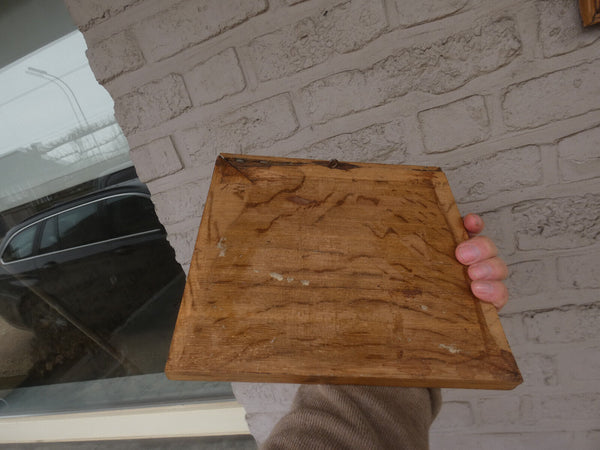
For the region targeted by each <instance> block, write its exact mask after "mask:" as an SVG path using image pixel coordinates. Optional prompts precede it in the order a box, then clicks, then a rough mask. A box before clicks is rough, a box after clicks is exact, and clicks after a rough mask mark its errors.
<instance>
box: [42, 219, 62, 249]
mask: <svg viewBox="0 0 600 450" xmlns="http://www.w3.org/2000/svg"><path fill="white" fill-rule="evenodd" d="M42 226H43V229H42V236H41V237H40V248H39V250H38V254H40V255H41V254H44V253H49V252H53V251H56V250H58V248H59V246H58V227H57V220H56V216H53V217H50V218H49V219H48V220H46V221H44V224H43V225H42Z"/></svg>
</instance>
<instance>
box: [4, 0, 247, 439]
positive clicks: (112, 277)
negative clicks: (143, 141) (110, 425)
mask: <svg viewBox="0 0 600 450" xmlns="http://www.w3.org/2000/svg"><path fill="white" fill-rule="evenodd" d="M9 3H10V8H12V9H11V11H10V12H11V14H12V13H13V12H14V10H17V9H19V7H20V6H16V5H21V4H23V5H25V4H26V5H27V7H28V8H29V7H34V6H32V5H37V6H38V7H39V8H40V11H43V12H44V13H43V14H41V15H39V17H44V18H46V17H54V16H53V15H52V14H46V13H45V11H46V10H48V9H51V8H63V9H64V5H63V3H62V2H61V1H55V0H32V1H31V2H9ZM3 9H8V6H6V5H4V4H3V5H0V25H1V26H2V27H4V28H3V29H7V28H6V27H5V25H7V24H8V22H6V21H4V22H3V20H4V18H5V17H6V16H2V12H3ZM61 14H62V13H61ZM64 15H66V17H68V14H67V13H66V11H65V12H64ZM32 17H38V16H37V15H36V14H31V10H30V9H26V14H24V15H23V16H22V19H21V20H20V21H19V20H18V19H16V18H15V17H14V15H12V16H11V19H12V20H11V21H10V24H12V25H10V24H8V25H7V26H9V28H10V29H11V30H12V31H11V32H10V33H11V34H15V35H16V34H17V33H20V32H21V31H23V35H19V38H20V36H23V39H25V38H28V37H29V36H30V35H31V36H33V35H35V36H37V37H39V36H40V35H43V34H44V33H43V30H44V27H46V26H47V25H48V24H47V23H46V21H45V20H40V21H38V22H35V23H31V22H30V20H31V18H32ZM53 25H54V24H53ZM15 40H20V39H18V38H17V37H16V38H15V39H13V40H4V41H3V42H0V47H2V46H12V44H13V43H14V41H15ZM23 47H26V46H25V45H24V46H23ZM35 48H36V50H35V51H33V52H32V53H29V54H21V55H18V56H17V57H13V58H12V59H11V60H10V61H8V62H7V61H4V62H2V61H3V60H1V59H0V135H2V140H1V141H0V241H1V242H2V244H1V245H2V246H4V247H3V248H5V250H4V251H2V261H0V335H1V336H2V339H0V347H1V348H0V350H1V351H0V354H2V355H3V358H2V359H1V360H0V443H4V442H7V441H5V440H3V439H5V436H9V435H10V436H14V430H19V429H21V428H19V425H18V423H19V420H20V419H19V417H21V416H27V415H29V416H32V415H33V416H35V417H43V415H48V414H54V413H58V412H61V413H62V412H65V411H67V412H74V413H78V412H82V411H86V412H89V411H110V410H111V409H115V408H120V409H121V410H123V409H124V408H131V407H132V406H138V407H139V406H144V407H148V406H151V407H153V408H158V409H160V408H159V407H160V406H162V405H173V404H181V403H182V402H185V403H192V404H196V406H194V408H196V409H197V410H198V409H199V410H202V408H203V407H201V406H200V405H201V404H202V403H211V404H213V405H214V402H215V401H221V400H228V401H231V400H233V394H232V391H231V387H230V384H229V383H200V382H199V383H193V382H185V383H183V382H170V381H168V380H166V378H165V376H164V374H163V373H162V368H163V367H164V362H165V360H166V356H167V353H168V349H169V343H170V338H171V333H172V330H173V326H174V322H175V319H176V316H177V312H178V305H179V301H180V299H181V295H182V292H183V286H184V283H185V276H184V274H183V272H182V270H181V267H180V266H179V265H178V264H177V262H176V261H175V259H174V254H173V250H172V249H171V247H170V246H169V244H168V242H167V241H166V239H165V232H164V228H163V227H162V225H161V224H160V223H159V222H158V219H157V218H156V215H155V213H154V207H153V204H152V202H151V201H150V198H149V193H148V192H147V189H145V187H144V186H143V185H141V183H140V182H139V180H137V178H136V174H135V170H134V169H133V167H132V163H131V161H130V160H129V148H128V144H127V140H126V139H125V137H124V136H123V133H122V132H121V129H120V127H119V125H118V124H117V123H116V120H115V118H114V116H113V102H112V99H111V98H110V96H109V95H108V93H107V92H106V91H105V90H104V89H103V88H102V87H100V86H99V85H98V84H97V82H96V80H95V78H94V76H93V74H92V72H91V70H90V68H89V66H88V62H87V58H86V56H85V51H86V45H85V41H84V39H83V37H82V35H81V34H80V33H79V32H78V31H76V30H75V27H74V26H72V24H71V25H70V28H69V27H67V29H66V30H65V31H64V32H62V33H60V34H59V35H56V34H53V35H52V38H51V39H46V40H45V41H44V45H43V46H41V47H40V46H39V45H38V46H37V47H35ZM0 56H2V52H0ZM100 193H102V194H100ZM88 198H89V200H86V199H88ZM58 205H61V206H60V207H59V206H58ZM57 208H60V209H57ZM33 216H35V219H33V218H32V217H33ZM28 220H35V221H36V222H34V223H33V224H32V225H27V224H29V223H30V222H28ZM10 236H12V238H11V237H10ZM92 243H101V245H99V246H95V245H90V244H92ZM98 247H102V248H98ZM95 250H98V251H95ZM21 260H26V261H27V264H14V262H18V261H21ZM153 263H156V264H154V265H153ZM21 266H27V267H25V268H23V267H21ZM19 270H22V271H21V272H19ZM25 270H26V271H27V272H26V273H25ZM140 280H143V281H142V282H140ZM104 316H106V322H103V323H97V322H98V321H99V320H100V318H102V320H104ZM107 323H108V324H114V326H107V325H106V324H107ZM187 406H190V405H187ZM194 408H192V410H193V409H194ZM184 409H185V408H184ZM232 411H234V414H235V415H236V420H238V422H236V423H237V425H236V427H237V428H236V429H237V430H239V428H240V426H239V424H240V422H239V419H240V418H241V420H242V422H243V410H241V409H240V408H239V406H236V405H233V409H232ZM98 414H105V416H110V412H102V413H98ZM40 415H42V416H40ZM75 415H77V414H75ZM8 417H10V418H8ZM32 420H33V419H32V417H29V419H28V420H27V421H24V422H23V424H22V425H23V428H22V431H21V432H20V433H21V434H20V435H19V436H22V439H23V440H27V439H32V440H35V439H36V438H35V437H33V436H36V435H35V431H37V429H38V428H37V426H35V425H32V423H33V422H32ZM68 420H71V419H68ZM73 420H75V419H73ZM205 420H206V419H205V418H199V420H196V421H195V422H196V426H197V427H200V425H198V422H199V421H200V422H204V421H205ZM41 422H43V420H41V421H40V423H41ZM55 422H56V421H55ZM59 422H61V423H62V421H59ZM165 422H169V423H171V422H172V423H173V427H176V426H177V425H178V424H179V423H182V422H180V421H179V420H173V421H168V420H162V423H165ZM68 423H72V424H73V425H67V426H66V429H68V431H65V433H68V432H71V431H73V432H77V431H80V427H78V426H77V425H74V424H75V423H77V422H76V421H75V422H68ZM157 423H161V420H158V421H157ZM207 423H208V422H207ZM243 425H245V424H243ZM40 426H41V425H40ZM86 429H87V428H86ZM200 429H201V428H198V430H200ZM226 429H227V427H225V428H223V430H226ZM188 430H189V428H188ZM52 431H53V430H50V431H49V434H46V435H41V437H38V438H37V439H46V438H47V437H44V436H48V435H50V436H55V435H54V434H52ZM110 431H111V430H103V429H102V427H99V430H98V432H99V433H101V432H104V433H106V432H110ZM146 432H152V433H153V432H154V430H153V429H152V428H150V429H148V430H146ZM224 432H225V431H224ZM236 432H239V431H236ZM242 432H243V431H242ZM186 433H189V431H186ZM167 434H168V432H167ZM38 436H40V435H38ZM63 436H65V437H67V435H66V434H65V435H63ZM88 436H89V437H93V436H90V435H88ZM103 437H106V434H104V435H103ZM114 437H119V436H116V435H115V436H114ZM74 439H77V437H74ZM8 442H10V441H8Z"/></svg>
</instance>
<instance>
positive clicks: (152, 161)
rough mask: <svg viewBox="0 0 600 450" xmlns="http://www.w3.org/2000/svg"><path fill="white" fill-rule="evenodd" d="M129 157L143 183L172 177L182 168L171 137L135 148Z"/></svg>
mask: <svg viewBox="0 0 600 450" xmlns="http://www.w3.org/2000/svg"><path fill="white" fill-rule="evenodd" d="M129 155H130V157H131V160H132V161H133V163H134V164H135V170H136V171H137V174H138V177H139V179H140V180H141V181H143V182H147V181H150V180H154V179H156V178H160V177H164V176H166V175H170V174H172V173H175V172H177V171H178V170H180V169H181V168H182V165H181V161H180V159H179V155H178V154H177V152H176V151H175V148H174V147H173V142H171V138H170V137H169V136H167V137H163V138H160V139H156V140H154V141H152V142H149V143H148V144H145V145H141V146H139V147H136V148H133V149H131V151H130V153H129Z"/></svg>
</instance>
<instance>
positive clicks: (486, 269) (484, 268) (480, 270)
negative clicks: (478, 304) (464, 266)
mask: <svg viewBox="0 0 600 450" xmlns="http://www.w3.org/2000/svg"><path fill="white" fill-rule="evenodd" d="M491 272H492V270H491V267H490V266H488V265H487V264H475V265H473V266H471V267H469V275H470V276H471V279H473V280H482V279H484V278H486V277H488V276H489V275H490V274H491Z"/></svg>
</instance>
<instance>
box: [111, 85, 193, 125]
mask: <svg viewBox="0 0 600 450" xmlns="http://www.w3.org/2000/svg"><path fill="white" fill-rule="evenodd" d="M191 106H192V103H191V101H190V97H189V95H188V93H187V91H186V89H185V85H184V83H183V78H181V76H180V75H177V74H170V75H167V76H166V77H164V78H161V79H160V80H156V81H152V82H150V83H148V84H145V85H143V86H141V87H140V88H138V89H136V90H134V91H133V92H131V93H129V94H126V95H124V96H122V97H119V98H117V99H116V100H115V116H116V118H117V121H118V122H119V125H121V128H123V132H124V133H125V134H131V133H133V132H136V131H141V130H147V129H149V128H152V127H155V126H156V125H159V124H161V123H162V122H165V121H167V120H170V119H173V118H174V117H177V116H179V115H180V114H182V113H183V112H184V111H186V110H187V109H188V108H190V107H191Z"/></svg>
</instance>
